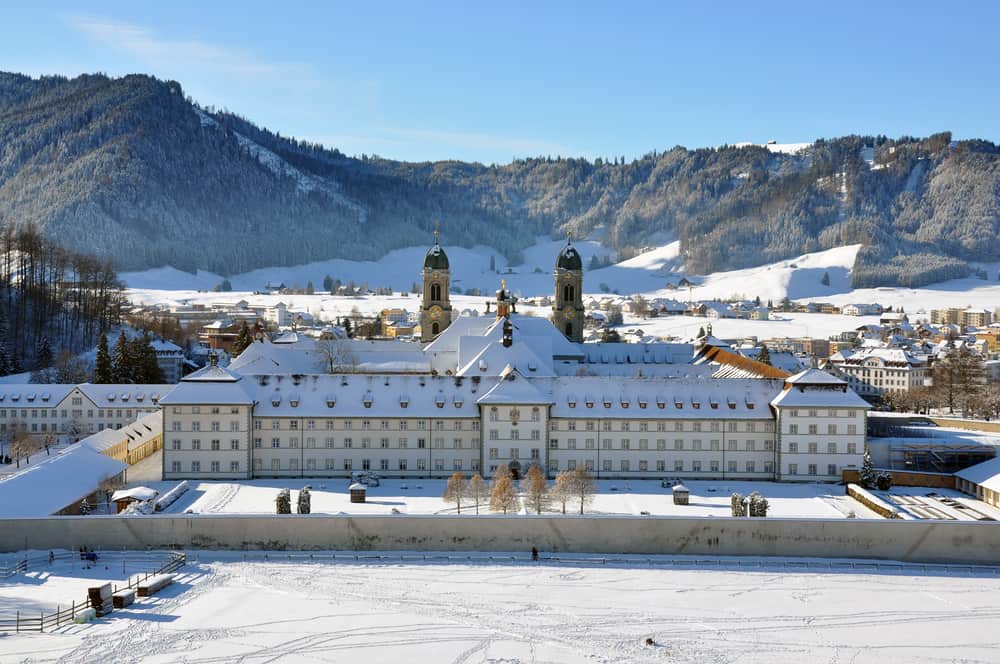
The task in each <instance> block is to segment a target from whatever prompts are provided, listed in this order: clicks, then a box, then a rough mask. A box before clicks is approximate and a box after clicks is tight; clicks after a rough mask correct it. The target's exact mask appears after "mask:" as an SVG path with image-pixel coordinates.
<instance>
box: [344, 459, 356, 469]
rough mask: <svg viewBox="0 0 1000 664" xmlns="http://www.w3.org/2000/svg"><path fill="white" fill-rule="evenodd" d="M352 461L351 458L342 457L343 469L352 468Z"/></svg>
mask: <svg viewBox="0 0 1000 664" xmlns="http://www.w3.org/2000/svg"><path fill="white" fill-rule="evenodd" d="M353 468H354V462H353V461H352V460H351V459H344V470H353Z"/></svg>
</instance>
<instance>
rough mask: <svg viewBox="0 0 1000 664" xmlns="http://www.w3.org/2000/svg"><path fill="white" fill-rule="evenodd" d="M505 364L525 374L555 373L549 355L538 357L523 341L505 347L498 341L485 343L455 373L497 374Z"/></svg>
mask: <svg viewBox="0 0 1000 664" xmlns="http://www.w3.org/2000/svg"><path fill="white" fill-rule="evenodd" d="M460 355H461V354H460ZM507 366H513V367H515V368H516V369H517V370H518V371H520V372H521V373H522V374H524V375H525V376H548V377H551V376H554V375H555V370H554V369H553V368H552V359H551V357H549V358H548V359H546V358H543V357H540V356H539V355H538V354H536V353H535V352H534V351H533V350H532V349H531V346H530V345H528V344H526V343H524V342H520V343H519V342H514V343H513V344H512V345H511V346H510V347H507V346H504V345H503V344H502V343H501V342H498V341H491V342H489V343H487V344H486V345H485V346H484V347H483V349H482V350H481V351H479V353H477V354H476V355H475V356H474V357H472V358H471V359H470V360H469V361H468V362H467V363H466V364H465V365H464V366H462V367H460V368H459V370H458V373H457V375H459V376H499V375H500V373H501V372H502V371H503V369H504V367H507Z"/></svg>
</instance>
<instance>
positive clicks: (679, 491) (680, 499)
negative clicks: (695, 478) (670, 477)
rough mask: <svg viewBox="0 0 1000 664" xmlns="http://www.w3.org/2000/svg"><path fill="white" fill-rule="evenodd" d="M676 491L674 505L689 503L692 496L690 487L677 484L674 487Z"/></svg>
mask: <svg viewBox="0 0 1000 664" xmlns="http://www.w3.org/2000/svg"><path fill="white" fill-rule="evenodd" d="M673 492H674V505H687V504H688V499H689V497H690V492H689V491H688V488H687V487H686V486H684V485H683V484H675V485H674V488H673Z"/></svg>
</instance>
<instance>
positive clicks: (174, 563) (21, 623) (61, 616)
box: [0, 552, 187, 633]
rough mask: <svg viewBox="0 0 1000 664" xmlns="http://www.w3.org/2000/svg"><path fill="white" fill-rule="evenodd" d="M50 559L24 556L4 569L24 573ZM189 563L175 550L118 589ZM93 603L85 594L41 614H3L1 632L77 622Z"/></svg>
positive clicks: (62, 555)
mask: <svg viewBox="0 0 1000 664" xmlns="http://www.w3.org/2000/svg"><path fill="white" fill-rule="evenodd" d="M76 555H78V554H77V553H76V552H70V553H60V554H58V555H56V556H53V558H52V560H65V559H67V558H70V557H72V556H76ZM48 562H49V558H48V557H47V556H38V557H37V558H24V559H23V560H21V561H18V563H17V564H16V565H14V567H12V568H10V569H9V570H7V571H6V572H3V574H4V575H6V576H13V575H14V574H23V573H24V572H27V571H28V569H30V568H34V567H36V566H37V567H42V566H44V565H45V564H46V563H48ZM186 564H187V554H185V553H183V552H174V553H171V554H170V560H168V561H167V562H166V563H164V564H163V565H162V566H161V567H160V568H159V569H156V570H150V571H148V572H143V573H139V574H136V575H134V576H130V577H129V582H128V585H125V586H121V587H120V588H119V587H118V586H115V587H114V592H117V591H119V590H126V589H127V590H131V589H132V588H136V587H138V586H139V584H140V583H143V582H145V581H146V580H147V579H149V577H151V576H156V575H157V574H167V573H170V572H174V571H176V570H178V569H180V568H181V567H183V566H184V565H186ZM89 607H90V598H89V597H87V598H85V599H84V600H83V601H82V602H80V603H79V604H77V603H76V601H72V602H70V605H69V607H68V608H63V607H62V606H57V607H56V610H55V611H54V612H53V613H45V612H44V611H39V614H38V615H37V616H29V615H27V614H25V615H23V616H22V615H21V612H20V611H17V612H16V613H15V614H14V617H13V618H10V617H6V618H5V617H0V632H14V633H19V632H44V631H46V630H51V629H54V628H56V627H59V626H61V625H66V624H69V623H71V622H73V620H74V618H76V614H77V613H79V612H80V611H83V610H84V609H86V608H89Z"/></svg>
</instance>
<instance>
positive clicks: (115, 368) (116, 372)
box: [111, 330, 134, 383]
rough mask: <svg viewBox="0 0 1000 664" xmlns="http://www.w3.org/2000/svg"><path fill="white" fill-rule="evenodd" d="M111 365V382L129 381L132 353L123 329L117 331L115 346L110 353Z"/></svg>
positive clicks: (131, 371) (131, 373) (131, 369)
mask: <svg viewBox="0 0 1000 664" xmlns="http://www.w3.org/2000/svg"><path fill="white" fill-rule="evenodd" d="M111 366H112V376H113V377H114V380H112V381H111V382H113V383H131V382H134V381H133V380H132V375H133V371H134V370H133V367H132V353H131V352H130V350H129V343H128V339H127V338H126V337H125V330H122V331H121V332H119V333H118V339H117V341H115V347H114V349H113V350H112V353H111Z"/></svg>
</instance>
